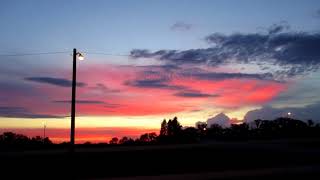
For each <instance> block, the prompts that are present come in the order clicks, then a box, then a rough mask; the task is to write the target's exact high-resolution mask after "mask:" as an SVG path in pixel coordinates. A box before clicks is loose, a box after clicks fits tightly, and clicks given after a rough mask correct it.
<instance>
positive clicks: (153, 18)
mask: <svg viewBox="0 0 320 180" xmlns="http://www.w3.org/2000/svg"><path fill="white" fill-rule="evenodd" d="M0 22H1V31H0V32H1V33H0V39H1V40H0V60H1V65H0V132H4V131H14V132H19V133H23V134H27V135H29V136H36V135H41V136H42V133H43V130H42V127H43V125H44V124H46V126H47V135H48V136H49V138H50V139H52V140H53V141H55V142H62V141H68V137H69V129H68V128H69V126H70V108H71V107H70V100H71V73H72V72H71V70H72V56H71V54H72V49H73V48H77V50H78V51H80V52H82V53H83V54H84V55H85V60H84V61H79V62H78V65H77V68H78V78H77V80H78V84H77V118H76V128H77V129H76V141H77V142H85V141H92V142H104V141H107V140H109V139H110V138H111V137H114V136H118V137H122V136H130V137H138V136H139V135H140V134H142V133H145V132H157V133H158V130H159V127H160V123H161V121H162V120H163V119H169V118H173V117H174V116H177V117H178V119H179V121H180V122H181V124H182V125H184V126H194V124H195V122H197V121H207V119H209V118H211V117H214V116H215V115H217V114H219V113H224V114H226V115H227V116H228V117H230V118H233V119H232V121H233V122H237V121H250V120H252V119H253V118H257V117H259V118H273V116H281V115H283V114H286V113H287V112H292V116H293V117H295V118H300V119H302V120H305V119H313V120H315V121H317V120H320V112H319V110H318V109H319V108H320V97H319V95H318V94H319V89H320V77H319V75H320V71H319V65H320V33H319V30H320V1H318V0H304V1H301V0H241V1H235V0H210V1H209V0H208V1H206V0H200V1H184V0H182V1H172V0H170V1H169V0H164V1H147V0H145V1H143V0H141V1H129V0H128V1H102V0H101V1H98V0H94V1H72V0H68V1H63V0H56V1H46V0H44V1H40V0H28V1H22V0H20V1H17V0H10V1H9V0H3V1H1V3H0ZM39 53H40V54H39ZM41 53H43V54H41ZM248 112H249V113H248ZM303 118H304V119H303ZM318 122H319V121H318Z"/></svg>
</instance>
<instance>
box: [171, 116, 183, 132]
mask: <svg viewBox="0 0 320 180" xmlns="http://www.w3.org/2000/svg"><path fill="white" fill-rule="evenodd" d="M181 128H182V126H181V125H180V123H179V121H178V118H177V117H174V118H173V120H171V119H170V120H169V121H168V135H169V136H178V135H179V134H180V132H181Z"/></svg>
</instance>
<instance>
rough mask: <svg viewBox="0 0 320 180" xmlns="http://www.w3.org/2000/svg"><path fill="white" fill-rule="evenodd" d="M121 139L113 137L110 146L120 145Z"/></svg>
mask: <svg viewBox="0 0 320 180" xmlns="http://www.w3.org/2000/svg"><path fill="white" fill-rule="evenodd" d="M118 141H119V139H118V138H117V137H113V138H112V139H111V140H110V141H109V144H118Z"/></svg>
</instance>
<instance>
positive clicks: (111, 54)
mask: <svg viewBox="0 0 320 180" xmlns="http://www.w3.org/2000/svg"><path fill="white" fill-rule="evenodd" d="M83 53H85V54H96V55H105V56H130V54H115V53H104V52H86V51H84V52H83Z"/></svg>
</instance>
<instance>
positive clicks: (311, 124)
mask: <svg viewBox="0 0 320 180" xmlns="http://www.w3.org/2000/svg"><path fill="white" fill-rule="evenodd" d="M313 125H314V122H313V121H312V120H311V119H309V120H308V126H309V127H312V126H313Z"/></svg>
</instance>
